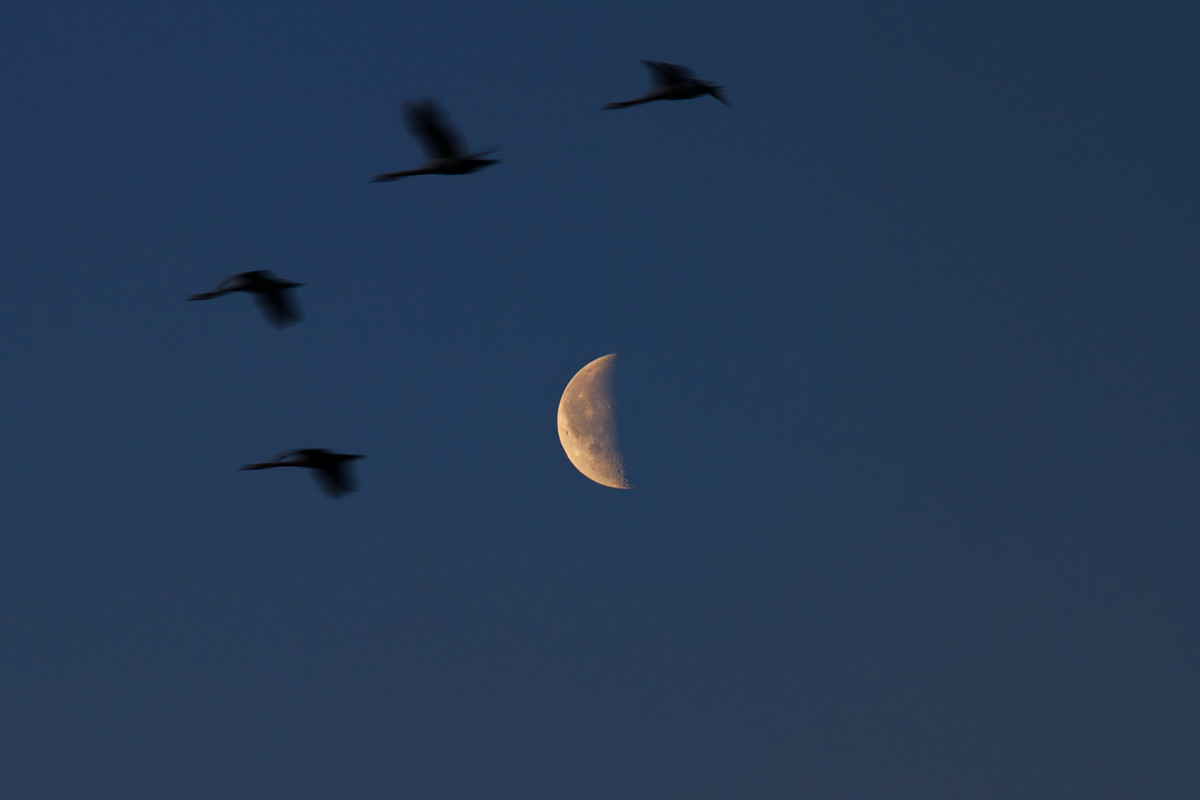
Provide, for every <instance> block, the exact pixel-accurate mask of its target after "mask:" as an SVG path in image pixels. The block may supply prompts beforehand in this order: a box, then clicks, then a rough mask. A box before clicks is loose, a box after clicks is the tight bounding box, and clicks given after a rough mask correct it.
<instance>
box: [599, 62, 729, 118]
mask: <svg viewBox="0 0 1200 800" xmlns="http://www.w3.org/2000/svg"><path fill="white" fill-rule="evenodd" d="M642 63H643V64H645V65H646V66H647V67H649V68H650V72H651V73H652V74H653V76H654V86H653V87H651V89H650V91H648V92H646V93H645V94H644V95H642V96H641V97H638V98H635V99H633V100H621V101H618V102H616V103H608V104H607V105H605V106H603V107H602V108H601V109H600V110H601V111H610V110H612V109H614V108H629V107H630V106H636V105H640V104H642V103H652V102H654V101H655V100H691V99H692V98H693V97H700V96H702V95H706V94H711V95H712V96H713V97H715V98H717V99H718V100H720V101H721V102H722V103H724V104H725V105H729V100H727V99H726V98H725V95H724V94H723V93H722V92H721V90H722V89H724V88H725V87H724V86H717V85H716V84H715V83H710V82H708V81H702V80H700V79H699V78H697V77H696V73H694V72H692V71H691V70H690V69H688V68H687V67H681V66H679V65H678V64H664V63H663V62H662V61H643V62H642Z"/></svg>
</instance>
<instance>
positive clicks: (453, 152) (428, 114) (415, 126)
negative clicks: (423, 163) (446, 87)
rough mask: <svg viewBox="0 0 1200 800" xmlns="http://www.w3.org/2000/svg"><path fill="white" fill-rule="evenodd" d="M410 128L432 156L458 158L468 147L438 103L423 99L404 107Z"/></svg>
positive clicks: (426, 151)
mask: <svg viewBox="0 0 1200 800" xmlns="http://www.w3.org/2000/svg"><path fill="white" fill-rule="evenodd" d="M404 115H405V117H406V118H407V120H408V130H409V132H410V133H412V135H413V136H415V137H416V138H417V140H418V141H419V142H420V143H421V147H423V148H425V153H426V154H427V155H428V156H429V157H430V158H458V157H459V156H461V155H462V154H463V153H464V152H466V149H465V148H464V147H463V144H462V140H461V138H460V137H459V135H458V132H457V131H455V130H454V128H452V127H451V126H450V124H449V123H448V122H446V118H445V116H444V115H443V114H442V112H441V109H440V108H438V104H437V103H436V102H434V101H433V100H421V101H418V102H416V103H409V104H407V105H406V106H405V107H404Z"/></svg>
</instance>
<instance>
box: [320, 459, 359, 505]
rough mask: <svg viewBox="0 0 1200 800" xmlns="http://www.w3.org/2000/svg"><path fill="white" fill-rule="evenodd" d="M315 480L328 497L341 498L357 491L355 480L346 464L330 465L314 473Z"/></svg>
mask: <svg viewBox="0 0 1200 800" xmlns="http://www.w3.org/2000/svg"><path fill="white" fill-rule="evenodd" d="M312 475H313V480H315V481H316V482H317V486H320V487H321V491H322V492H324V493H325V494H326V495H327V496H328V497H341V496H342V495H346V494H350V493H351V492H353V491H356V489H357V487H356V486H355V485H354V478H353V476H352V475H351V474H350V470H349V468H348V467H347V466H346V465H345V464H330V465H329V466H326V467H321V468H319V469H314V470H313V471H312Z"/></svg>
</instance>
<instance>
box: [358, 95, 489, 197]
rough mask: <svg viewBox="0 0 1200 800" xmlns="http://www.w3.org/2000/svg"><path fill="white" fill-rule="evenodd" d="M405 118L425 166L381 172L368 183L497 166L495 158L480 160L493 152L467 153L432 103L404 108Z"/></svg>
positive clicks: (427, 101)
mask: <svg viewBox="0 0 1200 800" xmlns="http://www.w3.org/2000/svg"><path fill="white" fill-rule="evenodd" d="M404 116H405V119H406V120H407V121H408V130H409V132H410V133H411V134H412V135H413V136H414V137H416V139H417V141H419V142H420V143H421V147H423V148H424V149H425V155H426V160H425V164H424V166H421V167H418V168H416V169H406V170H402V171H400V172H384V173H382V174H379V175H376V176H375V177H374V178H371V183H384V182H387V181H398V180H400V179H401V178H407V177H409V176H411V175H466V174H467V173H470V172H478V171H479V170H481V169H483V168H484V167H490V166H491V165H492V164H499V163H500V162H499V161H498V160H497V159H494V158H483V156H486V155H488V154H489V153H494V152H496V151H495V150H485V151H484V152H482V153H467V148H466V147H464V146H463V143H462V137H461V136H459V134H458V131H456V130H454V128H453V127H452V126H451V125H450V124H449V123H448V122H446V119H445V116H444V115H443V114H442V111H441V109H440V108H438V104H437V103H436V102H434V101H433V100H421V101H418V102H415V103H408V104H406V105H405V106H404Z"/></svg>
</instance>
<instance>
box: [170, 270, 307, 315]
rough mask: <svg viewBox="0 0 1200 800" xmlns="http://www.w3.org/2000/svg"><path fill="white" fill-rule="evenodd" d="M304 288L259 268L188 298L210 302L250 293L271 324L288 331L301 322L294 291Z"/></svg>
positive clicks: (301, 284)
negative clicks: (215, 299)
mask: <svg viewBox="0 0 1200 800" xmlns="http://www.w3.org/2000/svg"><path fill="white" fill-rule="evenodd" d="M303 285H304V284H303V283H293V282H291V281H282V280H280V279H278V278H276V277H275V276H273V275H272V274H271V270H269V269H256V270H254V271H252V272H243V273H240V274H238V275H234V276H233V277H231V278H226V279H225V280H223V281H221V283H220V285H219V286H217V288H216V289H214V290H213V291H211V292H201V293H200V294H194V295H192V296H190V297H188V298H187V299H188V300H211V299H212V298H214V297H220V296H221V295H224V294H232V293H234V292H249V293H251V294H253V295H254V301H255V302H256V303H258V307H259V309H261V310H262V312H263V315H264V316H265V317H266V318H267V319H268V320H269V321H270V322H271V324H272V325H274V326H275V327H276V328H286V327H287V326H288V325H291V324H293V323H296V322H299V321H300V312H299V311H298V310H297V309H296V303H295V301H294V300H293V298H292V292H291V290H292V289H295V288H296V287H297V286H303Z"/></svg>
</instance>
